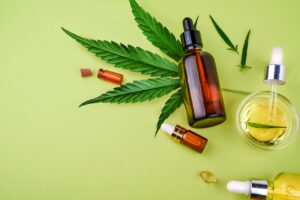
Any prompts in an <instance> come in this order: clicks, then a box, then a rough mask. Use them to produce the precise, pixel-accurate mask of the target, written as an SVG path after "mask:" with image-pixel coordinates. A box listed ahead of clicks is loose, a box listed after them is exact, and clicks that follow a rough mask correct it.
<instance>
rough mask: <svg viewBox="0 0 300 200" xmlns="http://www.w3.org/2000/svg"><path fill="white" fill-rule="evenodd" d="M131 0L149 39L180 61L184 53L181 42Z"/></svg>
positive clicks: (139, 23)
mask: <svg viewBox="0 0 300 200" xmlns="http://www.w3.org/2000/svg"><path fill="white" fill-rule="evenodd" d="M129 1H130V5H131V8H132V13H133V15H134V16H135V21H136V22H137V24H138V26H139V28H140V29H141V30H142V31H143V34H144V35H145V36H146V37H147V39H148V40H149V41H150V42H151V43H152V44H153V45H154V46H156V47H157V48H159V49H160V50H161V51H162V52H163V53H165V54H167V55H168V56H170V57H171V58H173V59H174V60H176V61H179V60H180V59H181V58H182V56H183V54H184V52H183V49H182V46H181V44H180V42H179V41H178V40H177V39H176V38H175V36H174V35H173V34H172V33H171V32H170V31H169V30H168V29H167V28H166V27H165V26H163V25H162V24H161V23H160V22H158V21H157V20H156V19H155V18H154V17H152V16H151V15H150V14H149V13H148V12H146V11H145V10H144V9H143V8H142V7H140V6H139V5H138V4H137V2H136V1H135V0H129Z"/></svg>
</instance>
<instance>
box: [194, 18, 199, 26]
mask: <svg viewBox="0 0 300 200" xmlns="http://www.w3.org/2000/svg"><path fill="white" fill-rule="evenodd" d="M198 19H199V15H198V16H197V18H196V20H195V22H194V27H195V29H197V24H198Z"/></svg>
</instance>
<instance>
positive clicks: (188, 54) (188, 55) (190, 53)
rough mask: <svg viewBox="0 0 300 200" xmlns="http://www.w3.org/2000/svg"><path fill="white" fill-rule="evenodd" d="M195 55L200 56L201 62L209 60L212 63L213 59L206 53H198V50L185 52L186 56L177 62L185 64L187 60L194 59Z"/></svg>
mask: <svg viewBox="0 0 300 200" xmlns="http://www.w3.org/2000/svg"><path fill="white" fill-rule="evenodd" d="M197 54H200V57H201V58H202V60H211V61H213V62H214V57H213V56H212V55H211V54H210V53H209V52H207V51H202V50H201V51H200V50H199V49H195V50H191V51H188V52H186V54H185V55H184V56H183V57H182V58H181V59H180V61H179V62H185V60H187V59H191V58H193V57H196V55H197Z"/></svg>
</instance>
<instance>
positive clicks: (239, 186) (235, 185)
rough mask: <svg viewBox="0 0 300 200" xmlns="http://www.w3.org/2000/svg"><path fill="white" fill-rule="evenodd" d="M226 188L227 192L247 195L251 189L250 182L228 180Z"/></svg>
mask: <svg viewBox="0 0 300 200" xmlns="http://www.w3.org/2000/svg"><path fill="white" fill-rule="evenodd" d="M227 190H228V191H229V192H234V193H239V194H244V195H247V196H248V195H249V194H250V191H251V182H250V181H246V182H241V181H229V182H228V184H227Z"/></svg>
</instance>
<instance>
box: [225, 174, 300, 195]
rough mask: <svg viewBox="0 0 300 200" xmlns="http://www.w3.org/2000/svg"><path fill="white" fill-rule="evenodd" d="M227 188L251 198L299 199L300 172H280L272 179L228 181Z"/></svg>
mask: <svg viewBox="0 0 300 200" xmlns="http://www.w3.org/2000/svg"><path fill="white" fill-rule="evenodd" d="M227 189H228V191H230V192H235V193H240V194H244V195H247V196H248V197H249V199H253V200H300V174H295V173H280V174H278V175H277V176H276V177H275V179H274V180H273V181H267V180H251V181H246V182H240V181H230V182H229V183H228V184H227Z"/></svg>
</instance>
